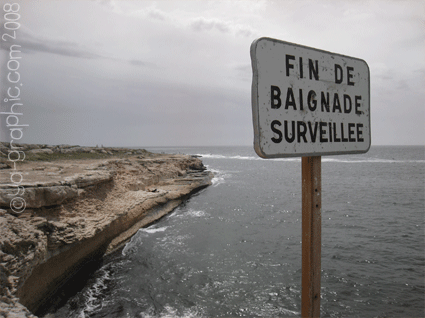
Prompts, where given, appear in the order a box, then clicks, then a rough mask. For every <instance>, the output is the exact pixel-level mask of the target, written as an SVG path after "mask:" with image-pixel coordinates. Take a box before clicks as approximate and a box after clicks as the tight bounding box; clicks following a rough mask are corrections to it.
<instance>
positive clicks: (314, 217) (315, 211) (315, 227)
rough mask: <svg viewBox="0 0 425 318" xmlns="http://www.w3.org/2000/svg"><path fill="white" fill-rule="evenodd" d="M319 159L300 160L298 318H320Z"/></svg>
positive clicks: (320, 233) (320, 174)
mask: <svg viewBox="0 0 425 318" xmlns="http://www.w3.org/2000/svg"><path fill="white" fill-rule="evenodd" d="M321 165H322V164H321V157H320V156H316V157H302V234H301V235H302V278H301V317H303V318H304V317H320V276H321V237H322V213H321V205H322V199H321V197H322V181H321V179H322V167H321Z"/></svg>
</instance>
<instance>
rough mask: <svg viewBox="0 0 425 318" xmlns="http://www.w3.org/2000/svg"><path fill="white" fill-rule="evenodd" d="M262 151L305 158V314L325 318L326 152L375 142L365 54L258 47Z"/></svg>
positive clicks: (255, 87)
mask: <svg viewBox="0 0 425 318" xmlns="http://www.w3.org/2000/svg"><path fill="white" fill-rule="evenodd" d="M251 62H252V70H253V80H252V116H253V124H254V149H255V151H256V153H257V154H258V155H259V156H260V157H262V158H285V157H296V156H297V157H302V280H301V289H302V290H301V302H302V305H301V315H302V317H319V316H320V273H321V207H322V204H321V197H322V186H321V156H322V155H342V154H357V153H365V152H367V151H368V150H369V148H370V145H371V129H370V73H369V67H368V65H367V63H366V62H365V61H363V60H361V59H357V58H353V57H348V56H345V55H341V54H336V53H331V52H327V51H323V50H319V49H314V48H310V47H306V46H302V45H298V44H294V43H289V42H284V41H280V40H276V39H271V38H259V39H257V40H255V41H254V42H253V43H252V44H251Z"/></svg>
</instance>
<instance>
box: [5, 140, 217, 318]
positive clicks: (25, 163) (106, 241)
mask: <svg viewBox="0 0 425 318" xmlns="http://www.w3.org/2000/svg"><path fill="white" fill-rule="evenodd" d="M2 146H3V147H2V150H1V151H2V153H1V154H0V155H1V157H2V158H3V160H2V165H1V166H0V168H2V169H0V207H1V208H2V209H1V210H0V233H1V236H0V297H1V298H0V317H1V316H3V317H33V316H32V314H31V312H33V313H34V312H36V311H37V309H39V308H40V306H42V305H43V304H44V303H45V302H46V301H47V300H48V299H49V297H50V296H52V295H53V294H54V293H55V292H56V290H57V289H58V288H59V287H60V286H62V285H63V283H64V282H66V281H67V280H68V279H69V278H70V277H72V275H74V274H75V273H76V272H77V271H78V270H79V269H80V268H82V267H83V266H84V264H85V263H87V262H89V261H91V260H93V259H96V258H99V257H102V255H104V254H105V253H108V252H110V251H113V250H114V249H116V248H117V247H119V246H121V245H122V244H123V243H124V242H126V240H128V239H129V238H130V237H131V236H132V235H133V234H134V233H135V232H137V230H138V229H139V228H141V227H143V226H146V225H147V224H149V223H152V222H153V221H155V220H157V219H158V218H160V217H162V216H164V215H165V214H167V213H169V212H170V211H172V210H173V209H174V208H175V207H177V206H178V205H179V204H180V203H181V202H182V201H183V200H184V199H186V198H187V197H188V196H189V195H190V194H192V193H193V192H195V191H198V190H200V189H202V188H204V187H206V186H208V185H209V184H210V182H211V178H212V175H211V173H209V172H208V171H206V170H205V167H204V166H203V164H202V162H201V160H199V159H198V158H194V157H191V156H187V155H164V154H161V155H160V154H151V153H148V152H146V151H144V150H129V149H122V148H99V147H96V148H88V147H76V146H74V147H71V146H50V147H48V146H40V145H21V146H22V148H21V150H22V151H23V152H24V153H25V155H26V156H27V159H24V160H21V161H15V163H16V164H13V161H11V160H9V159H12V160H13V159H14V158H17V154H16V153H15V154H12V153H11V149H10V148H7V144H5V143H3V144H2ZM71 149H73V150H71ZM34 150H36V151H34ZM8 154H9V158H7V155H8ZM76 154H78V156H76ZM12 155H14V157H13V156H12ZM55 155H56V156H55ZM46 156H47V157H46ZM48 156H50V158H51V159H55V160H50V161H45V160H46V159H49V157H48ZM76 157H77V158H85V159H76ZM99 157H102V158H99ZM21 158H23V157H21ZM6 159H8V160H6ZM30 159H31V160H30ZM40 160H41V161H40ZM16 171H19V175H18V176H19V177H20V179H17V175H15V176H14V177H11V176H12V174H13V172H16ZM11 180H12V182H11ZM18 181H20V182H19V183H18ZM18 184H19V186H21V188H18ZM18 191H20V193H18ZM17 193H18V194H19V195H20V196H21V197H22V198H23V199H24V201H25V204H26V208H25V211H24V212H23V213H19V214H17V213H13V211H11V209H10V201H11V200H13V198H14V197H15V196H16V194H17ZM27 308H28V309H29V310H30V311H31V312H30V311H28V310H27Z"/></svg>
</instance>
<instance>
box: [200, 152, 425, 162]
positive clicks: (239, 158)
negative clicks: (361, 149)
mask: <svg viewBox="0 0 425 318" xmlns="http://www.w3.org/2000/svg"><path fill="white" fill-rule="evenodd" d="M198 156H201V157H203V158H208V159H233V160H264V159H263V158H260V157H254V156H239V155H237V156H224V155H217V154H198ZM300 160H301V158H299V157H291V158H276V159H267V161H300ZM322 162H324V163H326V162H335V163H425V160H396V159H381V158H364V159H345V158H343V157H342V158H332V157H326V156H324V157H322Z"/></svg>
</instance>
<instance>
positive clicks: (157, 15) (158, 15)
mask: <svg viewBox="0 0 425 318" xmlns="http://www.w3.org/2000/svg"><path fill="white" fill-rule="evenodd" d="M147 15H148V16H149V17H150V18H153V19H156V20H161V21H164V20H166V18H167V17H166V15H165V13H164V12H162V11H160V10H158V9H154V8H150V9H149V10H148V11H147Z"/></svg>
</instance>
